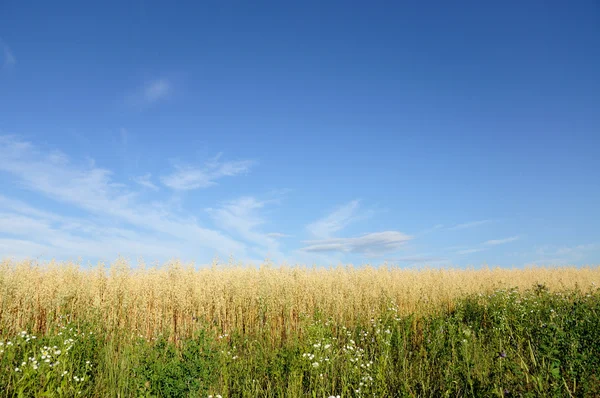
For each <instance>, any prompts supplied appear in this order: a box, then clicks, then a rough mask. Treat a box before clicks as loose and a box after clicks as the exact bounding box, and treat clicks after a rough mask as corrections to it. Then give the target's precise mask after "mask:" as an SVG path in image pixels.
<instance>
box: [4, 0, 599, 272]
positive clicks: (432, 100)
mask: <svg viewBox="0 0 600 398" xmlns="http://www.w3.org/2000/svg"><path fill="white" fill-rule="evenodd" d="M599 155H600V5H599V3H598V2H597V1H594V0H581V1H571V2H567V1H537V0H531V1H503V2H481V1H458V2H448V1H432V2H425V1H421V2H412V1H408V2H378V1H373V2H353V1H350V2H348V1H343V2H342V1H300V2H290V1H273V2H263V1H252V2H251V1H201V2H187V3H186V2H176V3H174V2H150V1H141V0H140V1H134V2H123V1H107V2H97V3H90V2H76V1H73V2H64V1H52V2H29V1H12V0H6V1H2V2H0V186H1V187H2V189H1V190H0V257H7V256H8V257H15V258H21V257H29V258H38V259H49V258H57V259H77V258H81V259H82V260H83V261H84V262H87V261H90V262H96V261H98V260H106V261H111V260H114V259H115V258H116V257H117V256H118V255H123V256H126V257H129V258H130V259H132V260H134V261H135V260H136V259H137V258H139V257H143V258H144V259H145V260H146V261H147V262H153V261H161V262H162V261H165V260H167V259H170V258H175V257H177V258H180V259H182V260H185V261H195V262H197V263H199V264H203V263H208V262H211V261H212V260H213V258H215V256H219V257H220V258H222V259H227V258H228V257H229V256H230V255H233V256H234V258H235V259H236V260H238V261H243V262H256V263H258V262H260V261H262V260H264V259H265V258H269V259H271V260H273V261H274V262H276V263H280V262H282V261H286V262H288V263H305V264H313V263H315V264H319V265H330V264H337V263H339V262H342V263H354V264H365V263H370V264H381V263H384V262H386V261H387V262H388V263H392V264H398V265H401V266H421V265H425V264H428V265H431V266H453V267H460V266H468V265H473V266H481V265H482V264H488V265H491V266H495V265H499V266H508V267H510V266H523V265H526V264H533V263H535V264H557V265H562V264H577V265H583V264H596V263H600V261H599V260H600V228H599V226H600V156H599Z"/></svg>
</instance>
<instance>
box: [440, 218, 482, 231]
mask: <svg viewBox="0 0 600 398" xmlns="http://www.w3.org/2000/svg"><path fill="white" fill-rule="evenodd" d="M491 221H492V220H478V221H470V222H466V223H463V224H457V225H455V226H452V227H449V228H448V229H449V230H451V231H456V230H461V229H467V228H474V227H479V226H481V225H484V224H487V223H489V222H491Z"/></svg>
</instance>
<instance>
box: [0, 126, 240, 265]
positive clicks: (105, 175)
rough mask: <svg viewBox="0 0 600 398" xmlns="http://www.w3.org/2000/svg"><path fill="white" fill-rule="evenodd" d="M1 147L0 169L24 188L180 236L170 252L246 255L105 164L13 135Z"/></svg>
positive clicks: (159, 234)
mask: <svg viewBox="0 0 600 398" xmlns="http://www.w3.org/2000/svg"><path fill="white" fill-rule="evenodd" d="M0 153H2V154H3V156H1V157H0V171H4V172H7V173H9V174H11V175H12V176H14V177H15V178H16V179H17V181H18V182H19V183H20V184H21V185H22V186H23V187H24V188H27V189H29V190H31V191H33V192H37V193H39V194H42V195H44V196H45V197H47V198H49V199H51V200H54V201H58V202H62V203H68V204H71V205H74V206H76V207H77V208H79V209H82V210H85V211H87V212H89V213H90V214H92V215H95V216H100V217H101V218H107V217H108V218H110V219H112V220H113V221H118V222H119V223H120V224H122V225H127V226H131V227H135V228H136V230H140V231H145V233H146V234H149V236H152V237H155V238H157V239H158V238H163V239H165V240H169V241H170V242H173V241H174V242H179V243H180V245H176V246H170V247H172V249H171V250H172V251H173V253H174V254H175V253H181V252H178V250H177V248H178V247H182V246H181V245H183V247H186V248H187V249H186V250H185V253H187V254H190V255H194V256H197V257H202V256H204V257H206V256H213V255H215V254H217V253H219V254H222V255H229V254H234V255H237V256H242V257H243V256H244V255H245V251H246V245H244V244H243V243H241V242H239V241H237V240H234V239H232V238H231V237H229V236H227V235H224V234H223V233H221V232H219V231H216V230H212V229H208V228H204V227H202V226H200V225H199V224H198V223H197V221H196V219H195V218H193V217H185V216H181V215H178V214H176V213H175V212H173V211H172V210H171V209H170V208H168V207H167V206H166V205H165V204H160V203H159V204H156V203H151V204H149V203H145V202H143V201H141V200H140V198H139V195H138V194H137V193H136V192H135V191H132V190H131V189H129V188H128V187H127V186H124V185H123V184H119V183H117V182H116V181H114V180H113V177H112V173H111V172H110V171H109V170H106V169H102V168H98V167H95V166H91V165H90V166H77V165H74V164H72V163H71V161H70V160H69V159H67V158H65V157H64V156H63V157H59V158H57V157H56V156H52V155H49V154H48V153H47V152H44V151H41V150H39V149H38V148H36V147H35V146H34V145H32V144H31V143H29V142H26V141H23V140H20V139H18V138H16V137H14V136H0ZM9 202H10V201H9ZM11 206H12V207H13V210H14V207H15V206H17V207H18V206H21V207H23V206H24V205H19V204H15V203H14V202H12V203H11ZM34 210H35V209H34ZM36 211H37V210H36ZM40 215H41V214H37V217H39V216H40Z"/></svg>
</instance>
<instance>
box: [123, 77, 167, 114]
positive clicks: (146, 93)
mask: <svg viewBox="0 0 600 398" xmlns="http://www.w3.org/2000/svg"><path fill="white" fill-rule="evenodd" d="M172 93H173V84H172V83H171V81H170V80H169V79H165V78H162V79H155V80H151V81H148V82H146V83H144V84H143V85H142V86H141V87H139V88H138V89H137V90H136V91H135V92H133V93H131V94H129V95H128V96H127V97H126V98H125V100H126V102H127V104H128V105H130V106H133V107H138V108H144V107H147V106H150V105H154V104H156V103H158V102H160V101H163V100H165V99H167V98H168V97H169V96H170V95H171V94H172Z"/></svg>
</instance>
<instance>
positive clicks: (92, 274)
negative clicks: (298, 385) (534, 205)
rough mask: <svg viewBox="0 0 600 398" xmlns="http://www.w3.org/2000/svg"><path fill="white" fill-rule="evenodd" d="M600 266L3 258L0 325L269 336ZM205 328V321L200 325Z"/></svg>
mask: <svg viewBox="0 0 600 398" xmlns="http://www.w3.org/2000/svg"><path fill="white" fill-rule="evenodd" d="M595 283H600V267H598V266H596V267H529V268H521V269H506V268H481V269H428V268H424V269H418V270H417V269H400V268H393V267H386V266H380V267H372V266H361V267H354V266H338V267H335V268H322V267H320V268H319V267H302V266H275V265H272V264H264V265H262V266H260V267H245V266H243V265H236V264H225V265H218V264H214V265H213V266H212V267H205V268H200V269H196V268H195V267H194V266H193V265H192V264H183V263H180V262H177V261H175V262H171V263H168V264H165V265H162V266H152V267H151V266H147V265H145V264H134V265H132V264H129V263H128V262H127V261H125V260H118V261H116V262H114V263H113V264H110V265H104V264H99V265H98V266H96V267H83V266H81V265H78V264H75V263H58V262H49V263H42V264H38V263H35V262H31V261H24V262H12V261H4V262H2V263H1V265H0V289H1V290H0V325H2V327H3V328H4V330H7V331H11V332H17V331H19V330H22V329H23V328H26V327H30V328H32V330H34V331H36V332H40V333H44V332H45V331H46V327H47V325H48V324H50V323H52V321H54V320H56V319H58V317H59V316H61V315H67V314H68V315H69V316H71V317H73V318H81V317H86V316H87V315H88V314H90V313H93V314H95V315H97V316H98V317H99V318H100V319H101V321H102V323H103V324H104V325H105V326H106V327H107V329H108V330H112V329H119V330H123V329H126V330H133V331H136V332H139V333H141V334H143V335H144V336H147V337H151V336H154V335H156V334H157V333H162V332H163V331H165V330H169V331H171V332H172V333H173V335H177V336H181V337H187V336H190V335H191V334H193V332H194V331H195V330H196V329H197V327H199V326H200V325H202V323H201V322H198V321H199V320H202V321H204V322H206V323H208V324H210V325H212V326H213V327H214V328H216V329H217V330H219V331H220V332H223V333H228V332H231V331H232V330H242V331H244V333H249V334H253V333H255V332H258V331H265V329H268V330H269V331H270V333H271V334H272V336H273V339H275V340H277V339H279V338H280V337H281V336H284V337H285V335H286V333H289V332H293V331H296V330H297V329H298V328H299V325H301V324H302V323H301V322H300V319H301V318H302V317H306V316H312V315H313V314H314V313H315V312H316V311H318V312H319V313H320V314H322V315H323V316H324V317H325V318H332V319H334V320H336V321H338V322H342V323H344V324H347V325H353V324H355V323H356V322H359V321H362V320H365V319H370V318H372V317H373V316H376V315H378V314H379V313H380V312H381V311H384V310H385V309H387V308H389V307H390V306H393V307H394V308H396V310H397V311H398V313H399V315H408V314H411V313H428V312H431V311H435V310H438V309H448V308H450V307H452V306H453V303H454V301H455V299H457V298H460V297H463V296H465V295H467V294H472V293H481V294H489V293H490V292H492V291H495V290H498V289H506V288H513V287H517V288H521V289H524V288H530V287H531V286H533V285H536V284H541V285H545V286H546V287H547V288H548V289H550V290H552V291H561V290H570V289H575V288H577V289H582V290H586V289H590V288H592V287H593V286H594V284H595ZM202 326H204V325H202Z"/></svg>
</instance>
